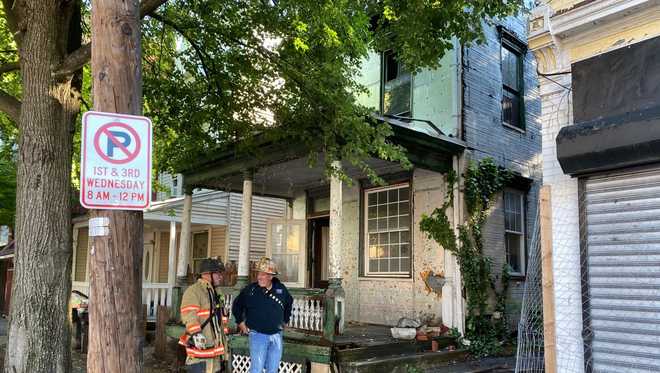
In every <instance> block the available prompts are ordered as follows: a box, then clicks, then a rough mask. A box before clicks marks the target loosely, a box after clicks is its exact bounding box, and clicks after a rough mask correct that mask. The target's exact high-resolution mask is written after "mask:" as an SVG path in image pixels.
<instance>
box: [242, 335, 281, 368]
mask: <svg viewBox="0 0 660 373" xmlns="http://www.w3.org/2000/svg"><path fill="white" fill-rule="evenodd" d="M249 339H250V360H251V364H250V373H262V372H263V370H264V369H266V373H277V371H278V370H279V367H280V360H281V359H282V347H283V346H282V345H283V343H282V332H279V333H275V334H261V333H259V332H256V331H254V330H250V335H249Z"/></svg>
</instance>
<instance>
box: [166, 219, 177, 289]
mask: <svg viewBox="0 0 660 373" xmlns="http://www.w3.org/2000/svg"><path fill="white" fill-rule="evenodd" d="M169 243H170V245H169V251H168V253H169V254H168V258H167V283H168V284H169V285H170V286H174V281H175V280H176V221H174V220H172V221H171V222H170V242H169Z"/></svg>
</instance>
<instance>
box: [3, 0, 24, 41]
mask: <svg viewBox="0 0 660 373" xmlns="http://www.w3.org/2000/svg"><path fill="white" fill-rule="evenodd" d="M14 2H15V1H14V0H2V7H3V10H4V11H5V19H7V26H8V27H9V31H11V33H12V35H13V36H14V40H15V41H16V45H18V46H19V47H20V46H21V41H22V38H23V34H22V33H21V32H20V30H19V29H18V19H17V18H18V16H17V15H16V11H15V9H14Z"/></svg>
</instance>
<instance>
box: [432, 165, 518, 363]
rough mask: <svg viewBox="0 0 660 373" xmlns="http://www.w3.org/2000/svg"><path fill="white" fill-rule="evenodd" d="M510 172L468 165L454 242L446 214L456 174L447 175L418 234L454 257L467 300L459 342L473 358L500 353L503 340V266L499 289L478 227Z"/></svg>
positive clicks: (505, 284)
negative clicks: (439, 199) (463, 211)
mask: <svg viewBox="0 0 660 373" xmlns="http://www.w3.org/2000/svg"><path fill="white" fill-rule="evenodd" d="M510 179H511V173H510V172H509V171H508V170H505V169H503V168H502V167H499V166H497V165H496V164H495V163H494V162H493V160H492V159H491V158H485V159H483V160H481V161H480V162H477V163H475V162H473V163H471V164H470V165H469V167H468V169H467V170H466V172H465V174H464V183H465V184H464V189H463V191H464V195H465V205H466V208H467V214H468V216H467V219H466V221H465V223H464V224H461V225H459V226H458V239H457V237H456V233H455V231H454V229H453V227H452V225H451V223H450V221H449V219H448V218H447V209H449V208H451V207H452V206H453V203H454V194H453V192H452V191H453V189H454V185H455V184H456V180H457V178H456V173H455V172H453V171H452V172H450V173H448V175H447V176H446V180H447V186H448V187H447V191H448V192H447V195H446V196H445V200H444V202H443V204H442V206H440V207H439V208H436V209H435V210H434V211H433V213H431V215H430V216H428V215H424V216H422V219H421V222H420V229H421V230H422V231H423V232H425V233H426V234H427V236H428V237H429V238H431V239H433V240H435V241H436V242H438V243H439V244H440V245H441V246H442V247H443V248H445V249H446V250H449V251H451V252H452V253H454V255H455V256H456V258H457V260H458V264H459V266H460V268H461V278H462V280H463V286H464V289H465V295H466V298H467V316H466V327H465V338H464V339H463V341H464V342H465V344H466V345H467V347H468V349H469V350H470V352H471V353H472V354H473V355H476V356H486V355H494V354H497V353H499V352H501V350H502V344H503V341H504V340H505V339H506V337H507V328H506V317H505V311H506V291H507V287H508V283H509V272H508V266H506V265H505V268H503V270H502V275H501V277H500V284H501V286H500V289H499V290H498V287H497V281H496V278H495V277H494V276H493V274H492V272H491V266H492V260H491V258H489V257H487V256H486V255H484V242H483V228H484V224H485V223H486V220H487V218H488V209H489V208H490V207H491V205H492V202H493V198H494V197H495V195H496V194H497V193H498V192H500V191H502V189H504V186H505V185H506V183H507V182H508V181H509V180H510ZM491 294H494V295H495V299H496V304H495V308H494V313H493V314H492V315H489V314H488V312H487V311H488V309H487V308H488V299H489V297H490V295H491Z"/></svg>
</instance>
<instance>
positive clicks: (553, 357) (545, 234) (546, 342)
mask: <svg viewBox="0 0 660 373" xmlns="http://www.w3.org/2000/svg"><path fill="white" fill-rule="evenodd" d="M540 200H541V206H540V217H541V219H540V223H541V274H542V277H541V283H542V287H543V350H544V355H545V371H546V373H556V372H557V336H556V333H555V330H556V322H555V288H554V274H553V272H552V201H551V199H550V186H549V185H544V186H543V187H542V188H541V195H540Z"/></svg>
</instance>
